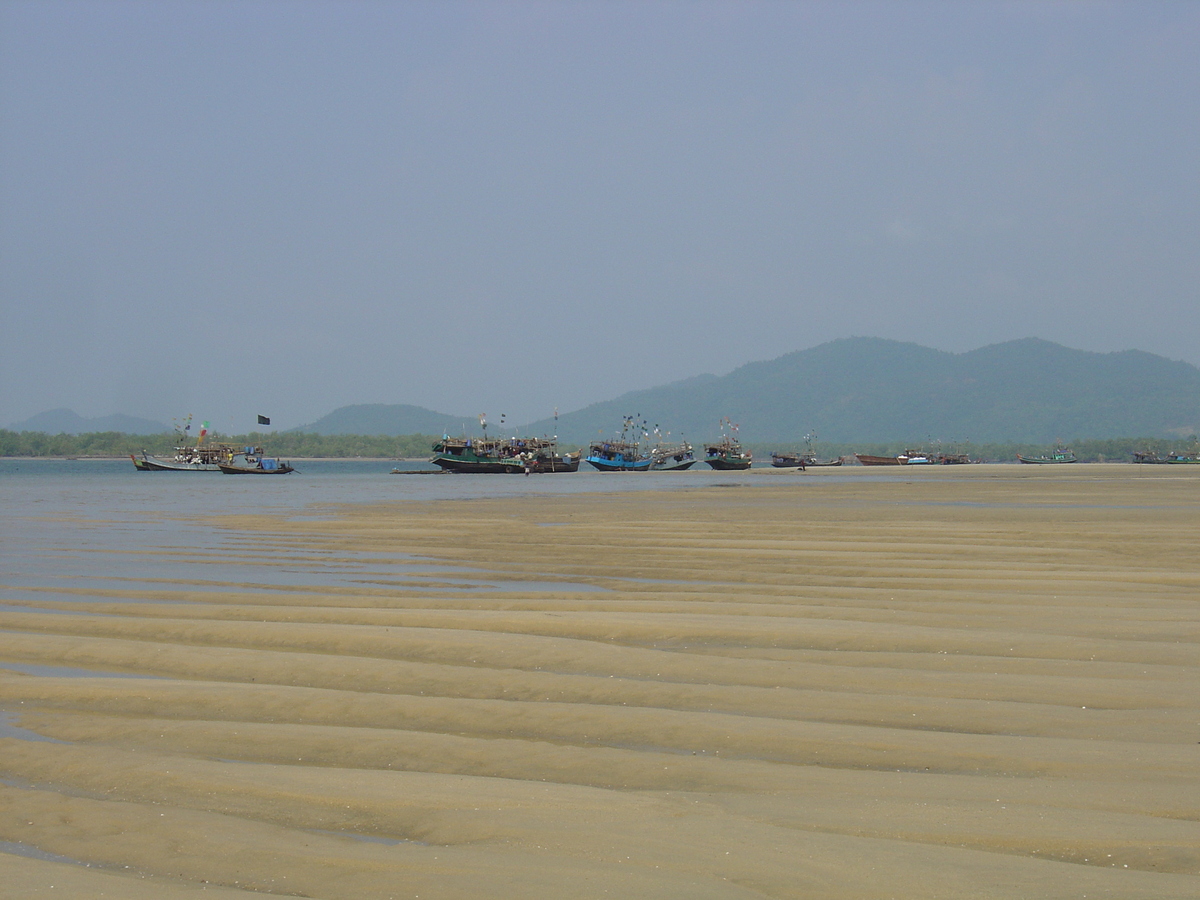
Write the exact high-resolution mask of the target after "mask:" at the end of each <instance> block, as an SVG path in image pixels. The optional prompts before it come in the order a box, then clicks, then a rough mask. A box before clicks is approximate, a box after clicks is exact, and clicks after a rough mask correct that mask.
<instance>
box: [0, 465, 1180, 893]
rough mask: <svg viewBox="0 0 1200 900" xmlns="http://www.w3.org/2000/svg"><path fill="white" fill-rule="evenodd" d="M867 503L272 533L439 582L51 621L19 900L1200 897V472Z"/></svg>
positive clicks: (247, 521) (696, 493)
mask: <svg viewBox="0 0 1200 900" xmlns="http://www.w3.org/2000/svg"><path fill="white" fill-rule="evenodd" d="M860 475H861V477H851V478H844V477H839V478H837V479H834V478H830V477H823V473H820V472H813V473H807V474H803V475H800V474H795V473H793V474H791V475H788V476H774V475H773V474H769V475H767V476H766V477H763V478H762V479H755V480H754V483H751V484H745V483H742V484H738V485H732V486H729V487H719V486H718V487H711V486H710V487H704V488H697V489H686V488H682V489H681V488H679V487H675V488H673V489H671V490H664V491H638V492H635V493H624V492H621V491H617V490H615V491H613V492H612V493H603V494H571V495H563V496H527V497H516V498H513V497H508V498H505V499H503V500H489V499H480V500H455V501H441V502H425V503H418V502H407V503H392V504H380V505H375V506H365V505H356V506H347V507H344V508H341V509H339V510H337V511H336V513H337V514H336V515H334V516H331V517H328V518H326V519H323V520H316V519H300V518H287V517H282V516H243V517H240V518H237V519H229V520H224V521H223V522H222V523H221V524H222V525H223V527H226V528H228V529H229V530H230V532H231V533H234V534H237V535H240V536H242V537H244V539H245V540H246V541H247V542H248V543H249V542H252V543H253V545H254V546H255V547H256V548H257V550H258V555H257V556H256V557H255V564H256V565H260V566H267V567H270V566H273V565H274V566H279V567H286V566H287V565H289V562H290V561H295V560H296V559H309V560H312V559H319V560H320V561H321V564H322V565H328V566H330V567H337V566H338V565H339V561H340V560H341V559H342V558H343V557H344V558H345V559H346V560H349V559H351V558H353V559H354V560H355V562H356V564H358V565H361V564H362V561H363V560H364V559H367V560H370V559H371V557H372V554H378V555H379V556H380V557H381V558H382V557H384V556H385V555H388V554H396V553H404V554H411V555H412V558H413V559H414V560H419V561H420V565H421V568H420V571H419V574H418V573H417V568H416V565H415V564H414V573H413V574H412V576H411V577H404V576H399V577H398V576H395V574H394V573H392V574H389V575H388V576H387V577H379V578H364V579H361V580H360V581H359V582H356V583H354V584H347V585H346V586H345V587H339V588H337V589H330V588H328V587H320V586H317V585H304V584H293V585H290V586H288V587H286V588H280V589H273V590H269V591H267V590H263V589H261V586H258V585H255V584H254V583H251V582H248V581H243V580H237V579H234V580H230V581H222V580H221V578H220V572H221V566H220V561H219V560H217V561H212V566H211V568H212V571H213V577H212V578H211V579H205V580H204V581H203V582H202V583H201V582H196V581H192V582H179V581H172V580H170V579H156V580H154V581H153V582H152V583H151V582H149V581H148V582H147V583H146V584H144V585H141V586H131V587H130V588H128V589H124V588H117V587H112V588H106V589H104V590H86V589H83V588H81V589H80V598H79V600H78V602H76V601H73V600H71V599H70V597H69V596H68V597H66V598H64V596H63V593H62V592H61V591H60V592H57V593H55V594H54V595H53V597H52V598H49V595H48V599H46V600H37V599H34V600H22V604H21V607H22V608H17V607H15V606H13V607H8V608H6V610H5V611H0V666H8V668H2V667H0V710H2V711H3V715H4V719H3V723H4V726H5V730H4V731H0V776H2V781H0V798H2V799H3V802H2V803H0V842H4V843H3V844H2V845H0V849H4V848H7V850H8V851H10V852H8V853H6V854H5V855H0V866H3V867H4V871H5V876H6V879H5V880H6V882H7V888H2V889H0V894H2V893H3V890H4V889H9V890H16V891H17V893H14V894H12V896H65V895H68V894H64V893H63V892H64V890H66V891H69V892H70V893H69V895H70V896H75V897H92V896H95V897H101V896H110V897H121V896H124V897H134V898H137V897H141V896H147V897H149V896H155V897H168V898H170V897H191V896H215V897H233V896H246V897H249V896H251V895H259V896H261V895H262V894H264V893H265V894H268V895H272V894H277V895H280V896H302V897H314V898H329V900H334V898H363V897H370V898H376V897H378V898H384V897H397V898H399V897H428V898H459V897H462V898H466V897H472V898H477V897H480V896H486V897H498V898H508V897H512V898H530V897H539V898H540V897H546V898H574V897H579V898H584V897H589V898H590V897H671V898H674V897H679V898H684V897H686V898H706V897H713V898H814V897H815V898H860V897H861V898H875V897H880V898H882V897H903V898H927V897H947V898H950V897H953V898H961V897H1004V898H1007V897H1013V898H1015V897H1039V898H1055V897H1063V898H1066V897H1072V898H1074V897H1081V896H1084V895H1086V896H1108V897H1146V898H1151V897H1154V898H1176V897H1178V898H1185V897H1186V898H1191V897H1195V896H1198V895H1200V743H1198V742H1200V552H1198V551H1197V538H1198V537H1200V530H1198V528H1197V524H1196V512H1197V509H1198V508H1200V472H1195V471H1192V470H1191V469H1182V468H1176V467H1153V468H1141V467H1133V466H1128V465H1124V466H1121V465H1090V466H1076V467H1063V468H1056V469H1053V470H1048V469H1030V468H1019V467H1016V466H971V467H963V468H962V469H939V470H938V471H936V472H929V471H917V472H913V473H912V475H911V477H908V476H907V475H906V476H905V477H904V479H902V480H901V479H897V478H895V477H894V476H892V477H890V478H888V479H884V478H880V477H875V476H873V475H872V473H869V472H861V473H860ZM615 477H619V476H615ZM631 477H639V476H631ZM640 477H645V476H640ZM760 482H761V483H760ZM97 527H100V526H97ZM181 555H186V552H185V551H181ZM84 593H86V594H87V596H86V597H85V596H83V594H84ZM24 596H28V593H26V595H24ZM39 609H41V610H47V611H48V610H53V611H54V613H53V614H47V612H39V611H37V610H39ZM56 667H69V669H67V668H63V669H62V674H56V673H55V672H56ZM81 673H82V674H81ZM130 676H142V677H130ZM14 853H21V854H24V855H13V854H14ZM50 885H54V887H53V888H52V887H50Z"/></svg>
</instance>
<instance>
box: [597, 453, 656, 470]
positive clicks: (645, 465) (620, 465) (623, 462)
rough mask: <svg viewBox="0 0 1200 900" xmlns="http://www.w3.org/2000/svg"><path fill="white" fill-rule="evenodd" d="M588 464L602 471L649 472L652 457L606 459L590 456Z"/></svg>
mask: <svg viewBox="0 0 1200 900" xmlns="http://www.w3.org/2000/svg"><path fill="white" fill-rule="evenodd" d="M587 461H588V465H590V466H592V467H593V468H594V469H596V470H597V471H600V472H649V471H650V463H651V462H652V460H650V459H605V458H604V457H599V456H589V457H588V458H587Z"/></svg>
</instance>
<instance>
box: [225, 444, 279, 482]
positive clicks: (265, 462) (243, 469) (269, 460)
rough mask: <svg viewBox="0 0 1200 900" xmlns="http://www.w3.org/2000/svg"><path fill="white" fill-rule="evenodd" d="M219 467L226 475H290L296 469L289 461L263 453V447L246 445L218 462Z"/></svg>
mask: <svg viewBox="0 0 1200 900" xmlns="http://www.w3.org/2000/svg"><path fill="white" fill-rule="evenodd" d="M239 459H240V460H241V462H238V460H239ZM217 468H219V469H220V470H221V472H222V473H224V474H225V475H288V474H290V473H292V472H295V471H296V470H295V469H293V468H292V467H291V465H290V464H289V463H285V462H283V461H282V460H279V459H276V458H275V457H273V456H265V455H263V449H262V447H244V448H243V449H242V450H241V451H240V452H238V453H236V454H234V456H233V457H232V458H231V459H229V460H227V461H224V462H219V463H217Z"/></svg>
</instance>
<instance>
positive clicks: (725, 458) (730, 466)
mask: <svg viewBox="0 0 1200 900" xmlns="http://www.w3.org/2000/svg"><path fill="white" fill-rule="evenodd" d="M737 432H738V427H737V425H735V424H733V422H731V421H730V420H729V418H728V416H727V417H725V418H724V419H722V420H721V439H720V440H719V441H714V442H713V443H711V444H705V445H704V461H705V462H706V463H708V464H709V465H710V466H712V467H713V468H714V469H720V470H722V471H732V470H738V469H749V468H750V466H751V465H753V463H754V454H752V453H751V452H750V451H749V450H743V449H742V445H741V443H739V442H738V437H737Z"/></svg>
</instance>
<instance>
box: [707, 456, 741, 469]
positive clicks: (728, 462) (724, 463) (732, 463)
mask: <svg viewBox="0 0 1200 900" xmlns="http://www.w3.org/2000/svg"><path fill="white" fill-rule="evenodd" d="M704 461H705V462H706V463H708V464H709V465H710V466H712V467H713V468H714V469H717V470H719V471H721V472H734V471H741V470H742V469H748V468H750V466H751V465H752V464H753V460H749V459H731V458H729V457H728V456H710V457H708V458H707V459H706V460H704Z"/></svg>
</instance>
